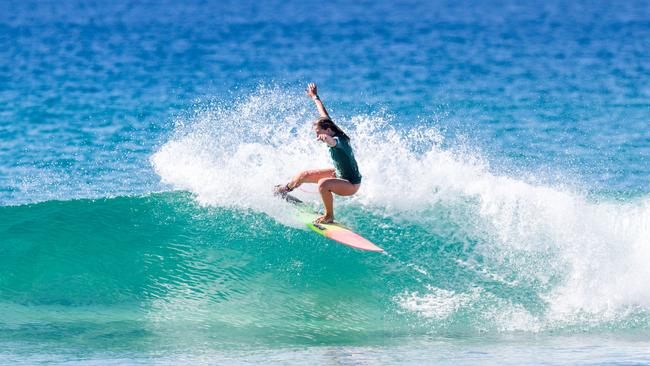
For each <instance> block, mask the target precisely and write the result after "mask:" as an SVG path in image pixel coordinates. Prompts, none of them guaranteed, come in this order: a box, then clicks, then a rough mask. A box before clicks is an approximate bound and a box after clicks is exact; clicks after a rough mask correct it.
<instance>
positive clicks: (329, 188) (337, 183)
mask: <svg viewBox="0 0 650 366" xmlns="http://www.w3.org/2000/svg"><path fill="white" fill-rule="evenodd" d="M360 186H361V184H352V183H350V182H349V181H347V180H345V179H338V178H321V179H320V180H319V181H318V191H319V192H320V196H321V198H322V199H323V204H324V205H325V215H323V216H321V217H319V218H317V219H316V223H323V224H329V223H332V222H334V197H332V193H336V194H337V195H339V196H351V195H353V194H355V193H357V191H358V190H359V187H360Z"/></svg>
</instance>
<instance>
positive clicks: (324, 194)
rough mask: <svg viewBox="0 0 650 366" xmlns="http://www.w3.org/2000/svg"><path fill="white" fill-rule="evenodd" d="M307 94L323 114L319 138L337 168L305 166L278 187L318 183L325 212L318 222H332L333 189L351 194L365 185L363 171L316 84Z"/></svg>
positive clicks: (286, 188) (282, 191) (285, 190)
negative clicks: (306, 167)
mask: <svg viewBox="0 0 650 366" xmlns="http://www.w3.org/2000/svg"><path fill="white" fill-rule="evenodd" d="M307 95H308V96H309V97H311V99H313V100H314V103H316V108H318V113H320V118H319V119H318V120H316V122H314V124H313V126H314V132H316V138H317V139H318V140H319V141H322V142H323V143H325V144H326V145H327V146H328V148H329V152H330V156H331V157H332V162H333V163H334V168H327V169H316V170H305V171H303V172H300V173H298V174H297V175H296V176H295V177H293V179H291V181H289V183H287V184H285V185H279V186H276V187H275V192H276V193H277V194H279V195H286V194H287V193H288V192H291V191H293V190H294V189H296V188H297V187H299V186H300V185H301V184H303V183H318V192H320V195H321V198H322V199H323V204H324V205H325V215H323V216H321V217H319V218H317V219H316V220H315V221H314V222H315V223H318V224H330V223H333V222H334V197H333V196H332V193H336V194H337V195H339V196H351V195H353V194H355V193H357V191H358V190H359V187H360V186H361V174H359V168H358V167H357V161H356V159H355V158H354V153H353V152H352V147H351V146H350V138H349V137H348V135H346V134H345V132H343V130H341V129H340V128H339V126H337V125H336V124H335V123H334V122H333V121H332V119H331V118H330V116H329V114H327V110H326V109H325V106H324V105H323V102H321V100H320V98H319V97H318V92H317V89H316V84H314V83H310V84H309V85H307Z"/></svg>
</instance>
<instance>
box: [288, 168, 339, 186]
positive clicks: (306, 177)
mask: <svg viewBox="0 0 650 366" xmlns="http://www.w3.org/2000/svg"><path fill="white" fill-rule="evenodd" d="M335 176H336V175H335V173H334V169H332V168H329V169H313V170H305V171H303V172H300V173H298V174H296V176H295V177H293V179H291V181H289V183H288V184H287V186H288V187H289V188H291V189H295V188H298V187H300V185H301V184H303V183H318V181H319V180H321V179H325V178H334V177H335Z"/></svg>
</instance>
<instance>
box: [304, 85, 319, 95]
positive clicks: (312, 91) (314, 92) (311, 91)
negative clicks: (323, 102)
mask: <svg viewBox="0 0 650 366" xmlns="http://www.w3.org/2000/svg"><path fill="white" fill-rule="evenodd" d="M306 91H307V95H308V96H309V97H310V98H313V97H317V96H318V90H317V89H316V84H314V83H309V84H307V90H306Z"/></svg>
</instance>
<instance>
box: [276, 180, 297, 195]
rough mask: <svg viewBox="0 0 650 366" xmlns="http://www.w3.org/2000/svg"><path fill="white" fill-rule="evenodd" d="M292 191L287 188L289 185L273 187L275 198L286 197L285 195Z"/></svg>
mask: <svg viewBox="0 0 650 366" xmlns="http://www.w3.org/2000/svg"><path fill="white" fill-rule="evenodd" d="M291 191H293V188H289V183H287V184H278V185H277V186H275V187H273V194H275V195H276V196H280V197H284V196H286V195H287V193H289V192H291Z"/></svg>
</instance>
